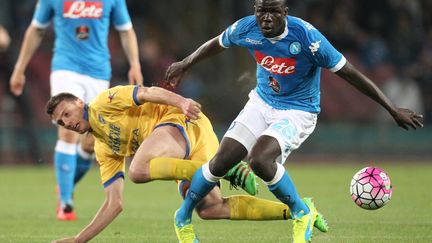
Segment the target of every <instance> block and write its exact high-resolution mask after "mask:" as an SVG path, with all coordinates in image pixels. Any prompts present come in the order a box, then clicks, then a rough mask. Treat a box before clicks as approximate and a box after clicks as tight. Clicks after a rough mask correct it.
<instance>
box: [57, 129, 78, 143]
mask: <svg viewBox="0 0 432 243" xmlns="http://www.w3.org/2000/svg"><path fill="white" fill-rule="evenodd" d="M58 137H59V140H62V141H64V142H67V143H76V142H78V138H79V136H78V134H77V133H75V132H73V131H69V130H66V129H62V130H59V133H58Z"/></svg>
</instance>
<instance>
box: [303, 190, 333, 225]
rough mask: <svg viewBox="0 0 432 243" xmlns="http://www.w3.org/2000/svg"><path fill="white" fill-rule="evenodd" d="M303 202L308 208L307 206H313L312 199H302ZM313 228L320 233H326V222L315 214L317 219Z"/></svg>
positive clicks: (320, 215)
mask: <svg viewBox="0 0 432 243" xmlns="http://www.w3.org/2000/svg"><path fill="white" fill-rule="evenodd" d="M303 202H304V203H306V205H308V206H309V204H312V205H313V202H312V199H311V198H307V197H305V198H303ZM314 226H315V228H317V229H318V230H319V231H321V232H324V233H325V232H328V229H329V227H328V224H327V221H326V220H325V218H324V216H323V215H322V214H321V213H319V212H318V213H317V217H316V220H315V223H314Z"/></svg>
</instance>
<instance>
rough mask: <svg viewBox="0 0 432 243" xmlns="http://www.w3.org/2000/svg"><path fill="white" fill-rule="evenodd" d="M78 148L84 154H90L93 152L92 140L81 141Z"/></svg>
mask: <svg viewBox="0 0 432 243" xmlns="http://www.w3.org/2000/svg"><path fill="white" fill-rule="evenodd" d="M80 146H81V148H82V150H83V151H84V152H86V153H89V154H92V153H93V152H94V139H93V138H90V139H81V144H80Z"/></svg>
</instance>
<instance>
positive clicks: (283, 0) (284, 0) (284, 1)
mask: <svg viewBox="0 0 432 243" xmlns="http://www.w3.org/2000/svg"><path fill="white" fill-rule="evenodd" d="M257 1H259V0H255V1H254V3H255V4H256V3H257ZM260 1H263V0H260ZM281 2H282V6H284V7H286V6H287V5H288V3H287V0H281Z"/></svg>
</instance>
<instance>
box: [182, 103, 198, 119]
mask: <svg viewBox="0 0 432 243" xmlns="http://www.w3.org/2000/svg"><path fill="white" fill-rule="evenodd" d="M181 109H182V111H183V113H184V114H185V115H186V118H187V119H190V120H197V119H199V113H201V105H200V104H199V103H198V102H196V101H194V100H193V99H184V101H183V102H182V104H181Z"/></svg>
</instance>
